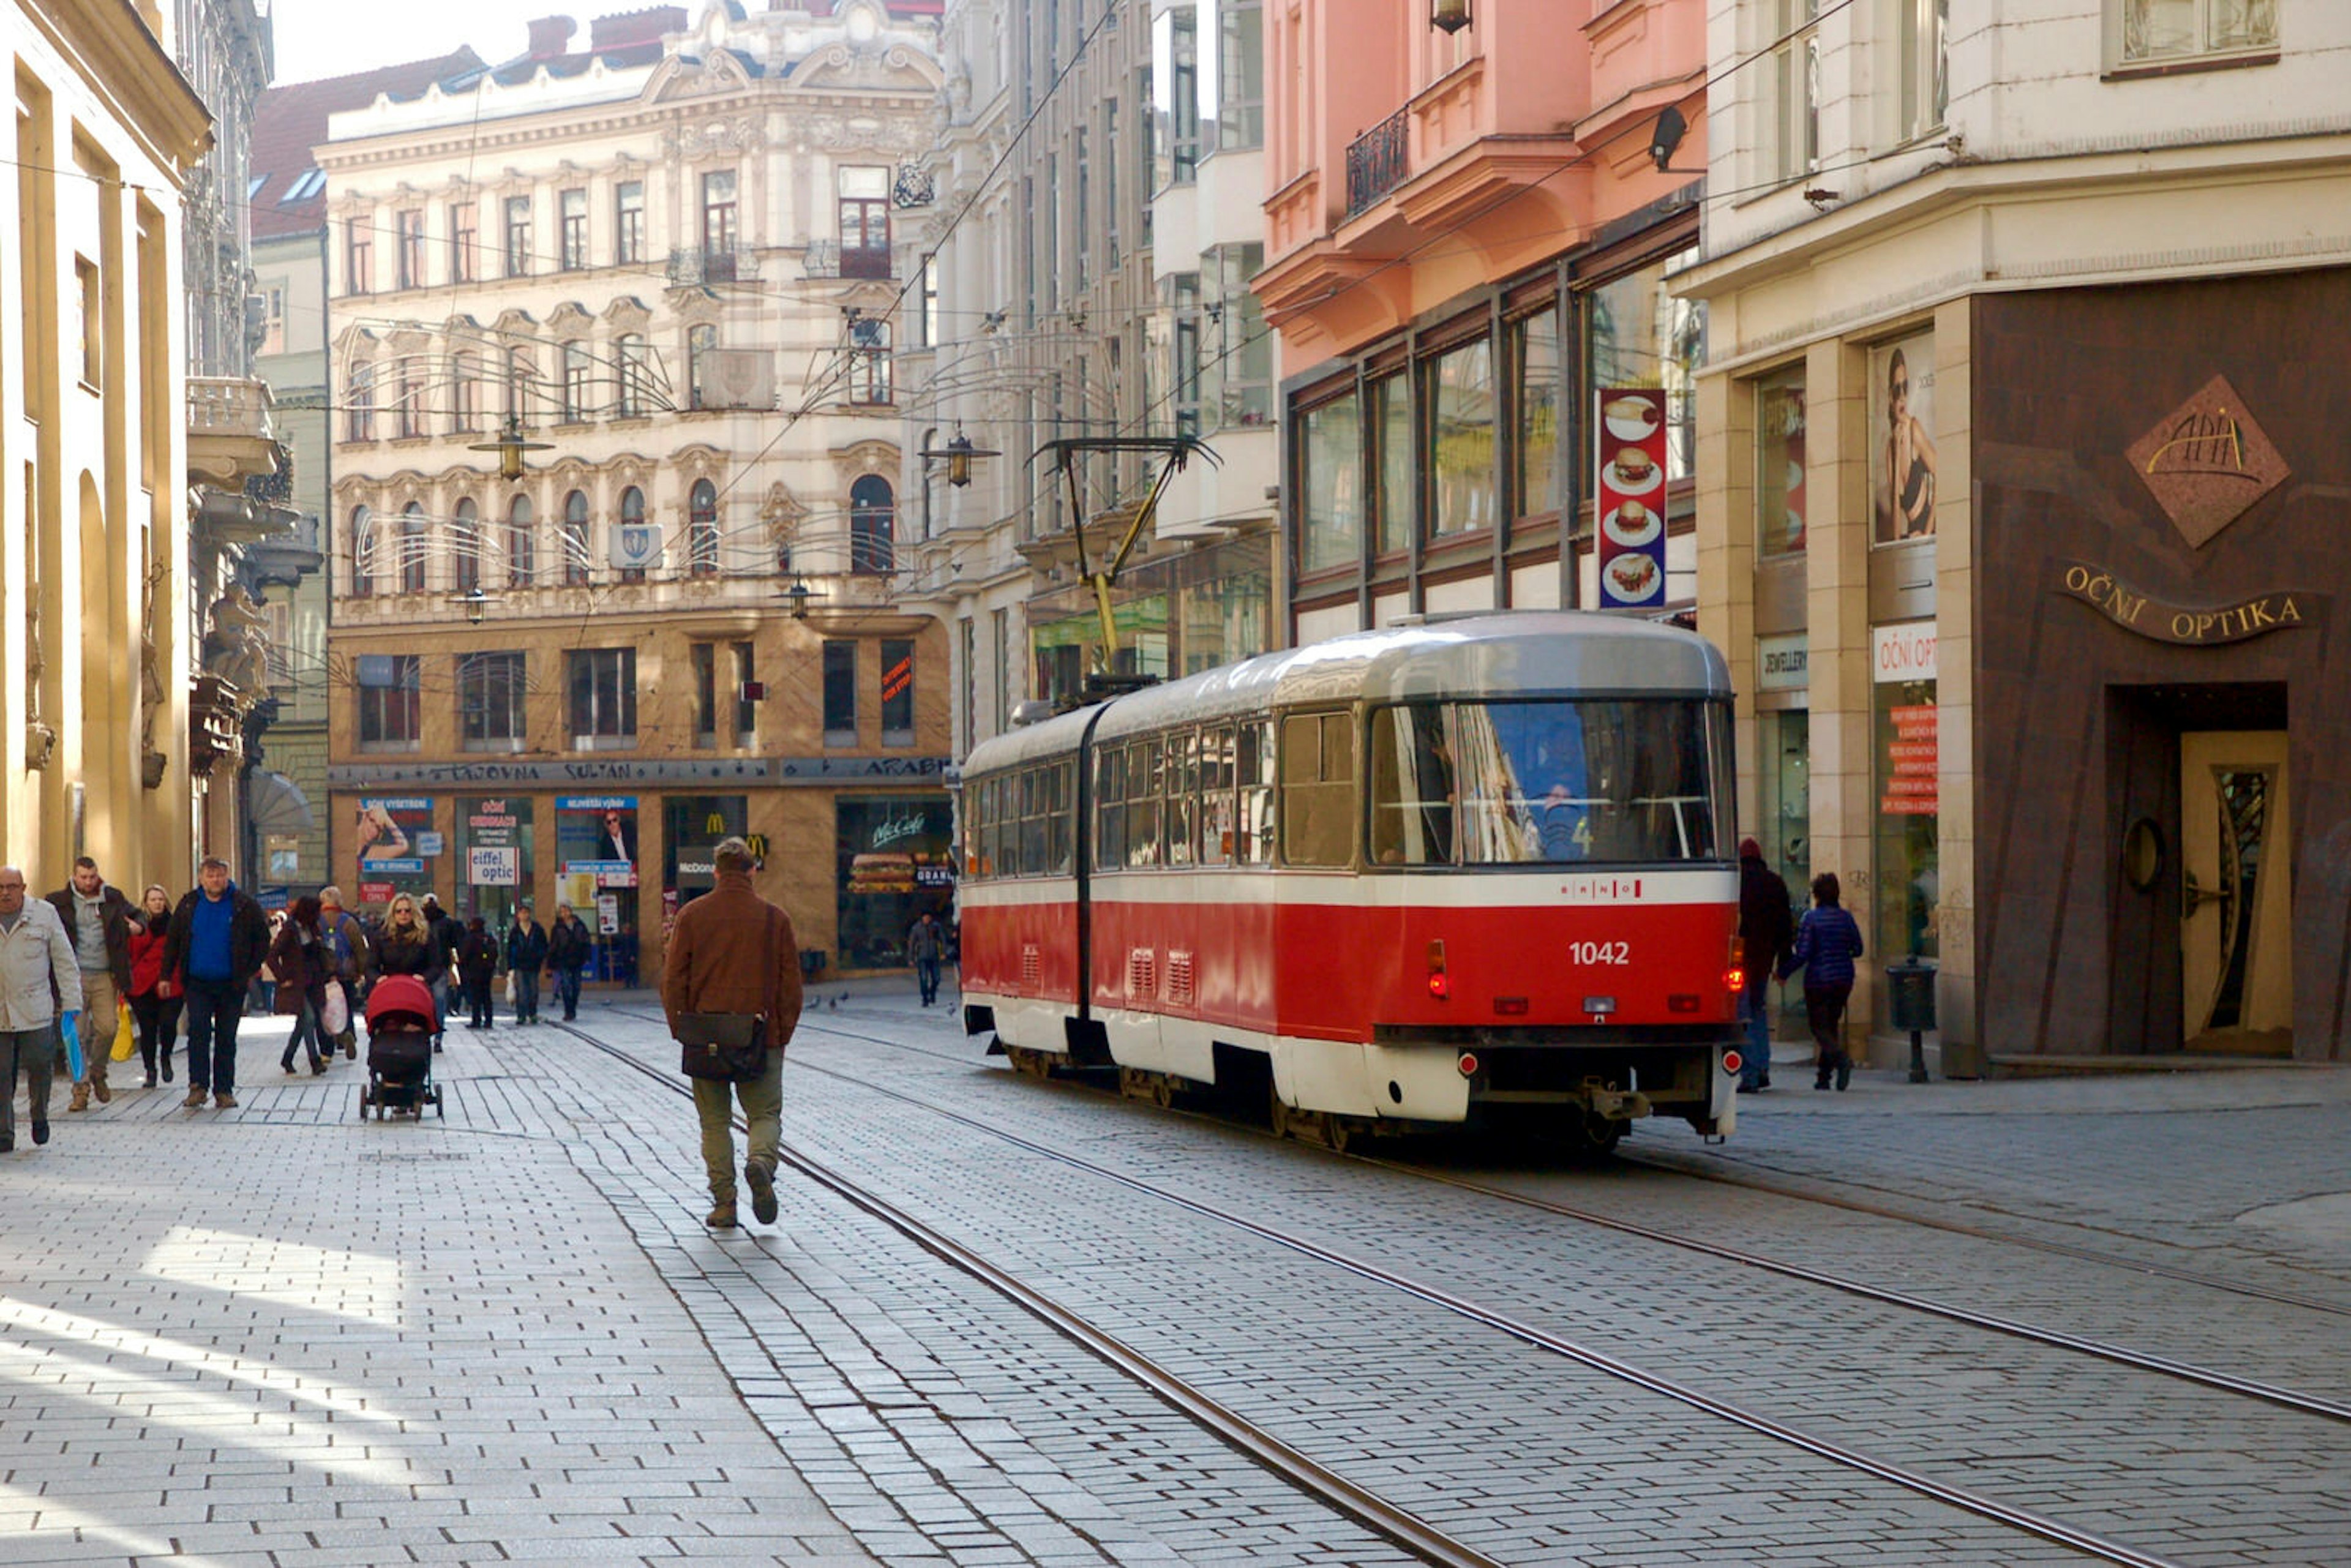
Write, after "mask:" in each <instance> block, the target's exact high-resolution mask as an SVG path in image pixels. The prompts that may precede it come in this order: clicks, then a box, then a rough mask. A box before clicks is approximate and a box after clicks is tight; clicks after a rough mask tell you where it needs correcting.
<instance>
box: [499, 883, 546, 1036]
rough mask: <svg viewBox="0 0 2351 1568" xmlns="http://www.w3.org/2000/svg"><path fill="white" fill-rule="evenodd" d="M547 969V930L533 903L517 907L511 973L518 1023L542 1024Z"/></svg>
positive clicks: (509, 931)
mask: <svg viewBox="0 0 2351 1568" xmlns="http://www.w3.org/2000/svg"><path fill="white" fill-rule="evenodd" d="M545 967H547V927H546V926H544V925H540V924H539V923H538V920H537V919H536V918H535V917H534V916H533V915H532V914H531V909H530V900H529V899H528V898H526V899H524V900H523V901H522V902H521V903H520V904H517V905H516V906H515V923H514V924H513V925H509V926H507V974H508V975H510V976H512V977H514V988H515V994H514V1004H515V1022H517V1023H537V1022H538V972H539V971H540V970H541V969H543V968H545Z"/></svg>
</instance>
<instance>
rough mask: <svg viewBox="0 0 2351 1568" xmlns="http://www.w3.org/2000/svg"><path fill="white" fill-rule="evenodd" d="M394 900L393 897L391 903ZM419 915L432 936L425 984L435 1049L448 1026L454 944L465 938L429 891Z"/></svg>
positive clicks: (454, 967) (455, 920)
mask: <svg viewBox="0 0 2351 1568" xmlns="http://www.w3.org/2000/svg"><path fill="white" fill-rule="evenodd" d="M398 902H399V901H398V900H397V899H395V900H393V903H394V904H398ZM419 914H420V915H421V917H422V918H423V922H424V929H425V930H426V931H427V932H428V933H430V934H431V936H432V937H433V973H432V975H431V977H430V978H429V981H428V983H429V984H430V985H431V986H432V988H433V1049H434V1050H435V1051H438V1050H440V1049H441V1036H442V1034H443V1032H444V1031H445V1030H447V1029H448V1027H449V992H450V988H452V987H453V986H455V984H456V981H455V974H456V971H457V944H459V943H460V942H463V941H464V940H465V924H464V923H463V922H462V921H460V920H459V919H458V918H457V917H456V916H455V915H449V914H444V912H443V911H442V908H441V901H440V900H439V899H437V898H435V897H434V896H433V895H432V894H429V893H428V894H425V895H424V905H423V909H422V910H421V911H420V912H419Z"/></svg>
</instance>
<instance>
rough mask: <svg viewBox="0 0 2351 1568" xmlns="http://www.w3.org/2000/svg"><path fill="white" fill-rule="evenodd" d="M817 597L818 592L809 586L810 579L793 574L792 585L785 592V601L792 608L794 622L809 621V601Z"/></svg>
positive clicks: (796, 573) (797, 573)
mask: <svg viewBox="0 0 2351 1568" xmlns="http://www.w3.org/2000/svg"><path fill="white" fill-rule="evenodd" d="M815 597H816V590H815V589H813V588H810V586H809V585H808V579H807V578H805V577H803V576H801V575H800V574H799V572H797V571H796V572H794V573H792V585H791V586H790V587H789V588H787V589H785V590H784V600H785V602H787V603H789V605H790V606H791V607H792V619H793V620H795V621H805V620H807V619H808V607H809V601H810V600H811V599H813V598H815Z"/></svg>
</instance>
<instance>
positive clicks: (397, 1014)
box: [367, 975, 434, 1032]
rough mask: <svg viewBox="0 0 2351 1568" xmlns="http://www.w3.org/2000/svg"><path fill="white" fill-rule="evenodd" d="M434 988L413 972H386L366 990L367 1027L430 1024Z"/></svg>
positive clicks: (426, 1027) (424, 1026) (429, 1027)
mask: <svg viewBox="0 0 2351 1568" xmlns="http://www.w3.org/2000/svg"><path fill="white" fill-rule="evenodd" d="M433 1020H434V1012H433V992H432V991H431V989H430V988H427V987H426V986H425V984H424V982H423V981H422V980H420V979H418V978H417V977H415V976H413V975H386V976H385V977H383V978H382V979H381V980H378V981H377V982H376V984H375V989H374V990H372V991H371V992H370V993H368V1004H367V1021H368V1028H369V1029H370V1030H375V1029H380V1028H382V1027H384V1026H385V1025H387V1024H388V1025H390V1026H391V1027H392V1028H394V1029H401V1028H411V1029H422V1030H426V1031H427V1032H430V1031H431V1030H432V1028H433Z"/></svg>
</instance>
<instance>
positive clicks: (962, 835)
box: [956, 779, 987, 881]
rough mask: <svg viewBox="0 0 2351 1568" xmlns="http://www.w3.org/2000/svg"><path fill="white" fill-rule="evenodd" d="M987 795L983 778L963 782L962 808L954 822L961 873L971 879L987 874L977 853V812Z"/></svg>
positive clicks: (975, 879) (974, 879)
mask: <svg viewBox="0 0 2351 1568" xmlns="http://www.w3.org/2000/svg"><path fill="white" fill-rule="evenodd" d="M986 797H987V783H986V782H985V781H984V780H978V779H975V780H972V781H970V782H968V783H967V784H965V785H964V788H963V804H962V810H961V811H960V812H959V813H958V816H957V820H956V828H957V829H958V830H959V831H958V833H957V835H956V839H957V843H956V847H957V848H958V849H959V850H961V851H962V852H963V874H964V875H965V876H966V877H967V878H970V879H971V880H973V881H977V880H978V879H979V878H981V877H984V876H986V875H987V868H986V867H985V866H983V865H982V864H981V863H980V854H979V813H980V810H981V806H982V802H983V801H984V800H985V799H986Z"/></svg>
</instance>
